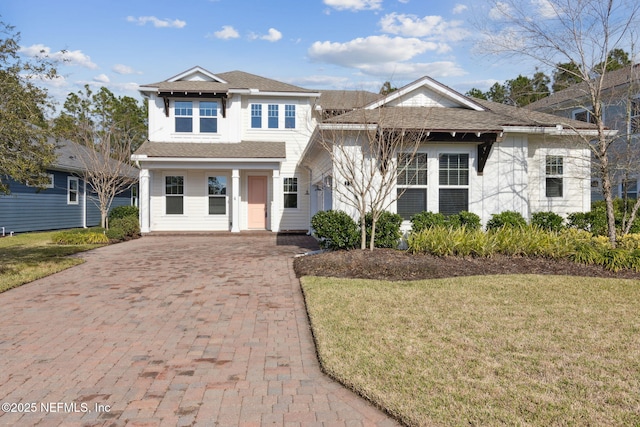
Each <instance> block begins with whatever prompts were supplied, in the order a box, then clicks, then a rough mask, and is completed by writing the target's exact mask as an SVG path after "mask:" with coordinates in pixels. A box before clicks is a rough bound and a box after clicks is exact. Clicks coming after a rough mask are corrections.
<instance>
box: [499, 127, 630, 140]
mask: <svg viewBox="0 0 640 427" xmlns="http://www.w3.org/2000/svg"><path fill="white" fill-rule="evenodd" d="M503 130H504V132H505V133H528V134H537V135H555V136H576V135H581V136H598V129H575V128H567V127H564V126H562V125H556V126H504V127H503ZM617 134H618V131H617V130H605V135H606V136H607V137H613V136H616V135H617Z"/></svg>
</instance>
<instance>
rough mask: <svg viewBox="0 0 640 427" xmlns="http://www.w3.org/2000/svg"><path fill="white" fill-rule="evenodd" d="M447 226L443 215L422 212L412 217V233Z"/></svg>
mask: <svg viewBox="0 0 640 427" xmlns="http://www.w3.org/2000/svg"><path fill="white" fill-rule="evenodd" d="M445 224H446V218H445V216H444V215H443V214H441V213H433V212H427V211H425V212H420V213H417V214H415V215H412V216H411V231H413V232H414V233H418V232H420V231H422V230H425V229H427V228H431V227H442V226H444V225H445Z"/></svg>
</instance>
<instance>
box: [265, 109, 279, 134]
mask: <svg viewBox="0 0 640 427" xmlns="http://www.w3.org/2000/svg"><path fill="white" fill-rule="evenodd" d="M278 107H279V105H277V104H269V105H268V107H267V110H268V116H269V120H268V122H269V123H268V126H269V129H278V112H279V108H278Z"/></svg>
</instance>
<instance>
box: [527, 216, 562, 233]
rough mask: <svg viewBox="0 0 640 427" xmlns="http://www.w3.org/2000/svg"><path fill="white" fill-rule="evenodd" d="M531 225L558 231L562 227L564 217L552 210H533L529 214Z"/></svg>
mask: <svg viewBox="0 0 640 427" xmlns="http://www.w3.org/2000/svg"><path fill="white" fill-rule="evenodd" d="M531 225H533V226H535V227H539V228H541V229H543V230H547V231H560V230H562V228H563V227H564V219H563V218H562V217H561V216H560V215H558V214H557V213H554V212H535V213H534V214H533V215H531Z"/></svg>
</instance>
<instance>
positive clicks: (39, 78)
mask: <svg viewBox="0 0 640 427" xmlns="http://www.w3.org/2000/svg"><path fill="white" fill-rule="evenodd" d="M23 77H24V78H26V79H29V80H33V81H36V82H39V83H41V84H43V85H45V86H49V87H53V88H61V87H65V86H67V79H66V78H65V77H64V76H60V75H57V76H55V77H53V78H51V77H47V76H46V75H42V74H31V75H23Z"/></svg>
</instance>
